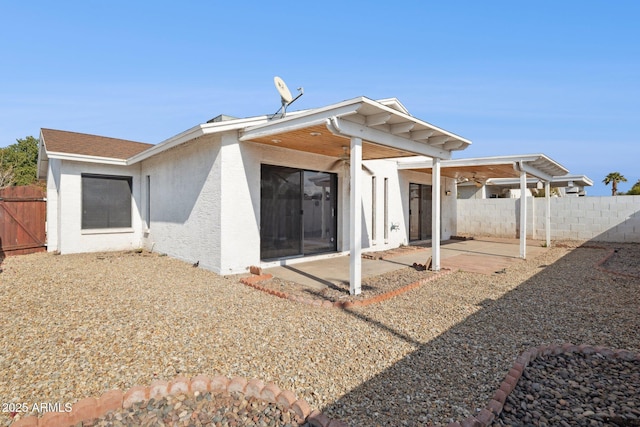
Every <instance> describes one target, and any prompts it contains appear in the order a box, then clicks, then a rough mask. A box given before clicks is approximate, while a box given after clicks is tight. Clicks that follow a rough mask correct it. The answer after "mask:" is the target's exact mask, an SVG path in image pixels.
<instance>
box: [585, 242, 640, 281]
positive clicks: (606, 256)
mask: <svg viewBox="0 0 640 427" xmlns="http://www.w3.org/2000/svg"><path fill="white" fill-rule="evenodd" d="M602 249H606V248H602ZM615 253H616V249H610V250H609V253H608V254H607V255H605V257H604V258H602V259H601V260H600V261H598V262H597V263H596V268H597V269H598V270H600V271H604V272H605V273H610V274H615V275H617V276H624V277H632V278H634V279H640V277H639V276H637V275H635V274H629V273H621V272H619V271H614V270H609V269H607V268H604V267H603V264H604V263H605V262H607V261H608V260H609V258H611V257H612V256H613V255H614V254H615Z"/></svg>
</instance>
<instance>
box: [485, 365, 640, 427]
mask: <svg viewBox="0 0 640 427" xmlns="http://www.w3.org/2000/svg"><path fill="white" fill-rule="evenodd" d="M502 425H546V426H570V425H583V426H640V361H625V360H611V359H605V358H604V357H603V356H601V355H600V354H593V355H584V354H571V355H567V354H561V355H559V356H547V357H542V358H538V359H536V360H535V361H533V362H532V363H531V364H530V365H529V366H528V367H527V368H526V369H525V370H524V372H523V375H522V377H521V378H520V380H519V381H518V384H517V385H516V388H515V389H514V390H513V391H512V392H511V394H510V395H509V397H508V398H507V401H506V402H505V406H504V409H503V411H502V413H501V414H500V417H499V418H498V419H497V420H496V422H495V423H494V426H502Z"/></svg>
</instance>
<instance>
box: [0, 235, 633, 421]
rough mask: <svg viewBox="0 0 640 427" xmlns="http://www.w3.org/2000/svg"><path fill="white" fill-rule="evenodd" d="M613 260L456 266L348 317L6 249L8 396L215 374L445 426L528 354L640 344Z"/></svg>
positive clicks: (2, 379) (158, 268)
mask: <svg viewBox="0 0 640 427" xmlns="http://www.w3.org/2000/svg"><path fill="white" fill-rule="evenodd" d="M611 247H613V246H611ZM615 247H616V248H618V250H619V251H618V252H617V253H616V254H615V255H614V257H612V258H611V259H610V260H609V261H608V262H607V263H606V265H605V267H606V268H610V266H611V265H614V264H610V263H615V262H616V260H615V258H616V257H618V256H627V255H629V254H631V255H629V256H630V258H629V259H630V260H631V261H632V267H628V266H627V267H625V269H626V271H625V273H626V274H638V275H640V266H639V265H638V263H637V259H638V258H639V257H640V250H639V247H638V245H620V244H618V245H616V246H615ZM606 254H607V251H605V250H602V249H595V248H572V247H568V248H564V247H552V248H550V249H549V250H548V251H546V252H545V253H544V254H543V255H541V256H540V257H538V258H537V259H530V260H527V261H523V262H522V263H518V264H514V266H513V267H510V268H508V269H507V271H506V272H505V273H504V274H500V275H492V276H487V275H481V274H472V273H462V272H456V273H453V274H449V275H445V276H443V277H441V278H439V279H437V280H435V281H431V282H429V283H427V284H425V285H423V286H421V287H419V288H417V289H414V290H412V291H410V292H407V293H405V294H402V295H400V296H398V297H396V298H393V299H391V300H388V301H385V302H383V303H380V304H374V305H370V306H367V307H362V308H355V309H348V310H339V309H322V308H316V307H312V306H308V305H304V304H296V303H292V302H290V301H287V300H284V299H280V298H276V297H273V296H271V295H268V294H266V293H264V292H260V291H257V290H255V289H253V288H250V287H248V286H245V285H242V284H240V283H239V282H238V278H237V277H220V276H217V275H215V274H213V273H211V272H208V271H205V270H202V269H198V268H193V267H192V266H191V265H190V264H186V263H183V262H180V261H177V260H174V259H170V258H168V257H162V256H159V255H156V254H149V253H140V254H137V253H111V254H81V255H58V256H56V255H52V254H34V255H28V256H20V257H12V258H8V259H6V260H4V262H3V264H2V269H3V272H2V273H1V274H0V326H1V327H2V332H3V333H2V334H1V336H0V403H3V404H4V403H7V402H13V403H26V404H27V406H28V407H32V406H33V405H34V404H39V403H43V402H44V403H50V404H53V403H56V402H57V403H60V404H62V405H64V404H67V403H74V402H76V401H77V400H79V399H81V398H83V397H87V396H99V395H100V394H102V393H103V392H105V391H107V390H110V389H113V388H119V389H122V390H127V389H129V388H130V387H132V386H134V385H139V384H142V385H149V384H151V382H152V381H153V380H155V379H162V380H167V381H170V380H171V379H173V378H174V377H175V376H176V375H178V374H180V375H184V376H188V377H191V376H195V375H198V374H206V375H210V376H215V375H225V376H228V377H233V376H241V377H245V378H258V379H260V380H262V381H264V382H270V381H271V382H274V383H275V384H277V385H278V386H279V387H281V388H282V389H286V390H291V391H293V392H294V393H295V394H296V395H297V396H298V397H301V398H303V399H305V400H306V401H307V402H308V403H309V404H310V405H311V407H312V408H316V409H319V410H321V411H323V412H325V413H326V414H327V415H328V416H329V417H331V418H339V419H342V420H344V421H347V422H349V423H350V424H351V425H354V426H375V425H393V426H396V425H408V426H413V425H425V424H429V423H432V424H434V425H441V424H444V423H447V422H449V421H451V420H461V419H463V418H465V417H467V416H469V415H472V414H474V413H475V411H476V410H477V409H479V408H482V407H484V406H485V405H486V403H487V402H488V400H489V399H490V397H491V396H492V394H493V392H494V391H495V390H496V389H497V388H498V386H499V384H500V382H501V381H502V380H503V379H504V376H505V375H506V372H507V371H508V370H509V368H510V367H511V365H512V363H513V360H514V359H515V357H517V355H518V354H519V353H520V352H522V351H523V350H525V349H527V348H529V347H532V346H536V345H540V344H543V343H562V342H573V343H577V344H580V343H587V344H594V345H603V346H606V347H610V348H625V349H628V350H632V351H636V352H637V351H640V338H639V337H638V334H637V330H638V328H639V327H640V311H639V310H638V303H639V302H640V301H639V293H638V286H639V285H638V280H637V279H635V278H633V277H628V276H618V275H613V274H608V273H607V272H604V271H601V270H598V269H596V268H595V265H596V264H597V262H598V261H599V260H601V259H602V258H603V257H604V256H605V255H606ZM625 265H626V264H625ZM633 266H635V267H633ZM401 284H403V283H400V282H398V285H401ZM20 415H22V414H19V415H18V416H20ZM10 421H11V420H10V418H9V415H8V414H6V413H1V414H0V425H8V424H9V423H10Z"/></svg>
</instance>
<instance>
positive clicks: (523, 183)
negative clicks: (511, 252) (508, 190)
mask: <svg viewBox="0 0 640 427" xmlns="http://www.w3.org/2000/svg"><path fill="white" fill-rule="evenodd" d="M526 191H527V173H526V172H525V171H524V168H521V169H520V258H522V259H526V258H527V195H526V194H525V193H526Z"/></svg>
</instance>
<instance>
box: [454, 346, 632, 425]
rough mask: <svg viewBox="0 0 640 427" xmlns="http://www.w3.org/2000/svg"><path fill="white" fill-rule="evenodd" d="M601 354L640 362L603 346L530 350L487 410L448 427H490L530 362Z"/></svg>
mask: <svg viewBox="0 0 640 427" xmlns="http://www.w3.org/2000/svg"><path fill="white" fill-rule="evenodd" d="M571 353H582V354H587V355H588V354H600V355H601V356H603V357H605V358H607V359H621V360H629V361H631V360H638V361H640V353H633V352H632V351H628V350H611V349H609V348H606V347H602V346H591V345H587V344H581V345H575V344H570V343H565V344H549V345H541V346H538V347H533V348H530V349H529V350H526V351H525V352H523V353H522V354H521V355H520V356H518V358H517V359H516V361H515V362H514V364H513V367H512V368H511V369H510V370H509V373H508V374H507V376H506V377H505V379H504V381H502V384H500V388H499V389H498V390H497V391H496V392H495V394H494V395H493V397H492V398H491V400H490V401H489V404H488V405H487V407H486V408H484V409H482V410H481V411H480V412H478V413H477V414H476V415H475V416H472V417H468V418H465V419H464V420H462V421H461V422H454V423H450V424H448V427H487V426H489V425H490V424H491V423H492V422H493V421H494V420H495V419H496V417H497V416H498V415H500V412H502V408H503V407H504V404H505V402H506V401H507V397H508V396H509V394H510V393H511V392H512V391H513V389H515V388H516V384H518V380H519V379H520V377H521V376H522V373H523V372H524V370H525V368H526V367H527V366H528V365H529V363H530V362H532V361H534V360H535V359H537V358H538V357H542V356H557V355H560V354H571Z"/></svg>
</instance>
